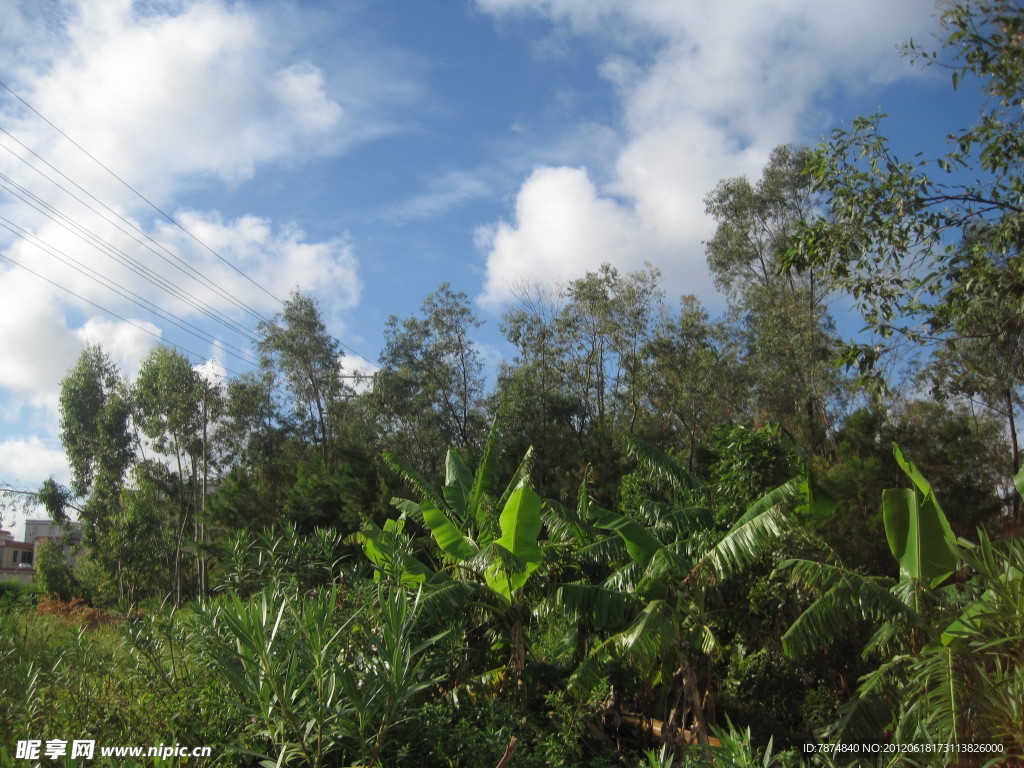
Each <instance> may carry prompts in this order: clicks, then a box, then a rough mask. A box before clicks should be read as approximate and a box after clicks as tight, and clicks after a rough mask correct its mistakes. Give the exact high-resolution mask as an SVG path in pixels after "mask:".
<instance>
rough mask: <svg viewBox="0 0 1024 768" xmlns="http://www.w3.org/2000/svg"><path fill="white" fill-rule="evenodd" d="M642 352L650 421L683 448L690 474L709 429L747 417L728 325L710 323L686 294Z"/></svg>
mask: <svg viewBox="0 0 1024 768" xmlns="http://www.w3.org/2000/svg"><path fill="white" fill-rule="evenodd" d="M644 353H645V356H646V357H647V359H648V363H647V364H648V366H649V368H648V378H647V384H646V395H645V396H646V399H647V401H648V402H649V408H650V410H651V412H652V417H653V418H660V419H661V420H662V422H663V424H662V426H660V427H659V428H658V430H657V432H658V434H659V435H662V436H663V437H662V439H664V440H666V441H670V442H672V443H674V444H676V445H679V446H680V447H682V448H684V450H685V455H686V457H687V458H686V461H687V468H688V469H689V470H690V471H693V469H694V460H695V457H696V453H697V448H698V445H699V444H700V443H701V442H702V441H704V440H706V439H707V438H708V436H709V435H710V432H711V430H712V429H713V428H714V427H717V426H719V425H722V424H728V423H730V422H733V421H735V420H737V419H742V418H745V417H746V416H748V415H749V403H748V400H749V382H748V381H747V372H746V370H745V368H744V367H743V365H742V356H741V350H740V348H739V344H738V342H737V340H736V339H735V334H734V333H732V332H731V329H730V328H729V327H728V325H727V324H726V323H723V322H712V321H711V319H710V318H709V316H708V313H707V311H706V310H705V309H704V307H702V306H701V304H700V302H699V301H698V300H697V298H696V297H694V296H684V297H682V302H681V306H680V309H679V312H678V313H677V314H670V313H668V312H663V313H662V314H661V316H660V317H659V319H658V322H657V324H656V326H655V328H654V331H653V333H652V335H651V338H650V339H649V340H648V342H647V344H646V345H645V348H644ZM675 435H679V436H680V437H681V438H682V439H679V438H676V437H674V436H675Z"/></svg>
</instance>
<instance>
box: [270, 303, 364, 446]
mask: <svg viewBox="0 0 1024 768" xmlns="http://www.w3.org/2000/svg"><path fill="white" fill-rule="evenodd" d="M258 333H259V342H258V343H257V349H258V350H259V353H260V367H261V369H262V370H263V371H264V373H265V374H266V375H267V376H268V377H269V378H270V380H271V381H272V382H274V384H275V385H276V384H277V382H278V379H282V380H283V385H284V389H285V391H286V392H287V397H288V399H289V400H290V401H291V404H292V406H293V415H294V418H295V420H296V423H297V425H298V427H299V429H300V431H301V432H302V434H303V435H304V436H305V437H307V438H308V439H309V440H311V441H312V443H313V445H315V446H316V449H317V451H318V452H319V453H320V456H321V458H322V459H323V461H324V463H326V464H327V465H331V464H332V462H333V452H334V449H335V446H336V442H337V440H336V438H337V435H338V429H339V425H340V423H341V420H342V415H343V411H344V405H345V400H346V399H347V398H348V397H349V396H350V395H351V394H352V393H351V388H350V387H348V386H347V385H346V384H345V380H344V378H343V372H342V360H343V357H344V352H343V350H342V348H341V344H340V343H339V342H338V340H337V339H335V338H334V337H333V336H331V335H330V333H328V331H327V326H326V324H325V323H324V320H323V317H322V316H321V313H320V307H319V305H318V304H317V301H316V300H315V299H313V298H312V297H309V296H304V295H302V294H301V293H299V292H298V291H293V292H292V294H291V295H290V296H289V297H288V300H287V301H285V303H284V308H283V309H282V311H281V312H280V313H279V314H278V315H276V316H275V317H274V318H272V319H271V320H269V321H263V322H261V323H260V324H259V327H258Z"/></svg>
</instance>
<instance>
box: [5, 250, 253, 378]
mask: <svg viewBox="0 0 1024 768" xmlns="http://www.w3.org/2000/svg"><path fill="white" fill-rule="evenodd" d="M0 259H5V260H7V261H9V262H10V263H11V264H13V265H14V266H16V267H21V269H24V270H25V271H26V272H28V273H30V274H33V275H35V276H36V277H38V278H39V279H40V280H45V281H46V282H48V283H49V284H50V285H52V286H54V287H56V288H60V290H62V291H64V292H65V293H69V294H71V295H72V296H74V297H75V298H76V299H80V300H81V301H84V302H85V303H86V304H90V305H91V306H94V307H96V309H98V310H100V311H101V312H106V313H107V314H108V315H110V316H111V317H114V318H117V319H118V320H120V321H121V322H123V323H127V324H128V325H130V326H132V327H133V328H138V329H139V330H140V331H142V332H143V333H148V334H149V335H150V336H153V337H154V338H156V339H157V340H158V341H159V342H160V343H161V344H165V345H168V346H172V347H174V348H175V349H177V350H178V351H179V352H182V353H184V354H186V355H188V356H189V357H190V358H195V359H196V360H201V361H204V362H205V361H206V357H205V356H204V355H200V354H198V353H196V352H193V351H191V350H190V349H187V348H185V347H183V346H181V345H180V344H175V343H174V342H173V341H168V340H167V339H165V338H163V337H162V336H161V335H160V334H158V333H155V332H153V331H151V330H150V329H149V328H146V327H144V326H142V325H139V324H138V323H136V322H134V321H132V320H129V319H128V318H126V317H123V316H121V315H119V314H117V313H116V312H114V311H113V310H110V309H107V308H106V307H104V306H101V305H99V304H97V303H96V302H95V301H90V300H89V299H87V298H85V297H84V296H82V295H80V294H78V293H75V292H74V291H72V290H71V289H70V288H67V287H65V286H63V285H61V284H60V283H58V282H55V281H53V280H51V279H50V278H48V277H46V276H45V275H41V274H39V273H38V272H36V271H35V270H33V269H30V268H29V267H26V266H25V265H24V264H22V263H20V262H18V261H15V260H14V259H12V258H11V257H10V256H8V255H7V254H6V253H4V252H3V251H0ZM224 370H225V371H227V372H228V373H230V374H233V375H235V376H241V374H240V373H238V372H237V371H233V370H231V369H230V368H228V367H227V366H224Z"/></svg>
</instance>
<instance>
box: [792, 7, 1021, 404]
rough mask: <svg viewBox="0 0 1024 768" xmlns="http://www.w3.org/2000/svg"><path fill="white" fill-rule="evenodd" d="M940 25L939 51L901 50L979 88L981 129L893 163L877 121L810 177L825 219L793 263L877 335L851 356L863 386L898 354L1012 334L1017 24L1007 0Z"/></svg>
mask: <svg viewBox="0 0 1024 768" xmlns="http://www.w3.org/2000/svg"><path fill="white" fill-rule="evenodd" d="M939 22H940V24H941V27H942V29H943V35H944V37H943V39H942V40H941V44H940V46H939V48H938V50H934V51H928V50H924V49H922V48H920V47H918V46H915V45H913V44H911V45H910V46H908V48H907V50H908V52H909V53H910V55H911V56H913V57H916V58H918V59H919V60H923V61H924V62H925V63H927V64H937V65H941V66H943V67H945V68H948V69H949V70H950V71H951V72H952V83H953V87H954V88H958V87H960V86H961V85H963V84H969V85H970V86H971V87H977V88H979V89H980V92H981V97H982V99H981V104H980V110H979V113H978V114H979V117H978V120H977V122H975V123H974V124H973V125H971V126H968V127H966V128H963V129H961V130H959V131H956V132H955V133H948V131H946V130H944V133H946V134H947V139H948V140H949V143H950V146H951V149H950V150H949V151H948V152H947V153H946V154H944V155H940V156H938V157H934V158H932V159H927V158H925V157H923V153H919V154H918V155H915V156H914V157H913V158H912V159H910V160H905V159H901V158H900V157H899V156H897V155H896V154H895V153H894V152H893V150H892V148H891V146H890V143H889V141H888V140H887V139H886V137H885V136H884V135H883V133H882V131H881V123H882V118H883V116H882V115H874V116H872V117H860V118H857V119H856V120H854V122H853V124H852V128H851V129H849V130H845V129H842V130H836V131H833V133H832V136H831V138H830V139H829V140H828V141H827V142H825V143H823V144H822V145H821V146H820V147H819V148H818V149H817V151H816V152H815V153H814V155H813V158H812V161H811V163H810V164H809V165H808V170H809V172H810V178H811V180H812V181H813V183H814V185H815V188H816V189H817V190H818V191H819V192H820V193H821V194H822V196H823V202H824V204H825V213H826V215H824V216H822V217H821V218H818V219H816V220H814V221H809V222H807V223H806V224H805V225H803V226H802V231H801V235H800V237H799V238H798V239H797V240H796V241H795V243H794V247H793V248H792V249H791V252H790V254H789V256H788V262H789V263H790V264H791V265H793V266H796V267H798V268H800V269H803V270H813V269H822V268H823V269H824V270H825V271H826V272H827V274H828V277H829V278H830V279H831V280H832V281H834V282H835V284H837V285H838V286H839V287H841V288H843V289H845V290H847V291H849V292H850V293H851V294H852V295H853V297H854V298H855V300H856V302H857V304H858V306H859V308H860V311H861V312H862V313H863V315H864V318H865V320H866V321H867V323H868V326H869V327H870V328H871V329H872V330H873V331H874V332H875V334H876V338H875V339H872V340H870V341H869V342H865V343H862V344H860V345H858V346H855V347H853V348H852V349H851V350H850V358H851V360H855V361H857V362H858V363H859V364H860V366H861V368H862V370H863V371H864V372H865V373H867V374H873V373H876V372H877V369H878V366H879V363H880V361H881V359H882V357H883V355H884V353H885V352H887V351H889V350H891V349H892V348H893V347H894V346H896V345H898V344H901V343H904V342H910V343H911V344H913V345H917V344H922V343H929V342H930V343H936V344H938V343H945V342H947V341H954V342H955V341H956V340H958V339H959V338H961V337H964V336H968V337H973V338H982V337H987V338H989V339H993V340H995V339H1007V340H1009V339H1012V338H1015V337H1019V335H1020V334H1019V323H1020V318H1021V317H1022V314H1024V313H1022V310H1021V302H1022V299H1024V273H1022V269H1021V258H1020V251H1021V243H1022V239H1024V236H1022V232H1024V202H1022V201H1024V178H1022V176H1021V173H1020V169H1021V165H1022V163H1024V116H1022V114H1021V109H1020V105H1021V102H1022V101H1024V56H1022V55H1021V49H1022V48H1021V39H1022V36H1024V14H1022V13H1021V9H1020V4H1019V3H1018V2H1017V1H1016V0H959V1H957V2H951V3H949V4H945V5H944V6H943V10H942V12H941V14H940V15H939ZM997 295H998V296H999V297H1001V299H1002V300H1004V302H1005V305H1006V306H1005V311H999V312H995V313H989V314H988V317H987V318H986V319H984V320H983V318H984V316H985V314H986V313H978V312H975V307H977V305H978V302H979V301H982V302H984V301H985V300H986V297H992V296H997ZM972 314H973V318H972V319H970V320H967V318H968V317H970V316H971V315H972ZM978 320H983V321H982V322H981V323H980V326H979V325H978V324H976V322H975V321H978ZM1016 384H1017V385H1019V380H1018V381H1017V382H1016Z"/></svg>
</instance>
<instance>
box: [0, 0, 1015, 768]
mask: <svg viewBox="0 0 1024 768" xmlns="http://www.w3.org/2000/svg"><path fill="white" fill-rule="evenodd" d="M942 13H943V15H942V17H941V18H942V22H943V24H944V25H945V29H946V31H947V37H946V39H945V41H944V45H943V46H942V47H941V48H940V49H939V50H938V51H937V52H934V53H933V52H928V51H923V50H921V49H918V48H914V47H912V48H911V49H910V52H911V53H912V54H913V55H916V56H919V57H922V58H923V59H924V60H925V61H927V62H929V63H934V64H941V65H943V66H949V67H951V68H952V72H953V73H954V86H962V85H964V84H966V83H967V82H973V83H977V84H979V85H980V87H981V89H982V91H983V93H984V95H985V96H986V97H987V101H986V107H985V110H984V111H983V112H982V114H981V115H980V117H979V121H978V123H977V124H976V125H974V126H971V127H968V128H966V129H964V130H963V131H962V132H960V133H958V134H957V135H955V136H954V137H953V142H954V144H953V148H952V149H951V151H950V153H949V154H948V155H946V156H945V157H943V158H939V159H938V160H936V161H935V165H934V167H935V169H937V172H938V174H940V175H939V176H937V177H935V176H929V175H927V174H928V173H929V172H930V169H929V166H927V165H924V164H921V162H920V161H916V160H915V161H914V162H913V163H908V162H905V161H901V160H899V159H898V158H895V157H893V156H892V154H891V152H890V149H889V146H888V144H887V143H886V141H885V139H884V138H883V137H882V136H881V134H880V126H881V120H880V119H879V118H866V119H858V120H857V121H856V122H855V123H854V126H853V128H852V129H851V130H850V131H837V132H836V133H835V134H834V135H833V136H832V138H831V139H830V140H829V141H828V142H826V143H825V144H823V145H822V146H821V147H819V148H817V149H814V150H812V149H806V148H797V147H780V148H778V149H777V150H776V151H775V152H774V153H773V154H772V156H771V158H770V160H769V162H768V164H767V166H766V167H765V169H764V173H763V176H762V178H761V179H759V180H757V181H753V182H752V181H750V180H747V179H726V180H723V181H722V182H721V183H720V184H719V185H718V186H717V187H716V188H715V189H714V190H712V191H711V192H710V193H709V195H708V198H707V210H708V212H709V214H710V215H712V216H713V217H714V218H715V220H716V221H717V222H718V229H717V232H716V234H715V236H714V238H713V239H712V240H711V241H710V242H709V243H708V246H707V255H708V262H709V266H710V269H711V270H712V272H713V274H714V276H715V279H716V281H717V283H718V285H719V287H720V288H721V289H722V291H723V292H724V294H725V295H726V296H727V297H728V301H729V306H728V310H727V311H726V313H725V314H724V315H723V316H722V317H720V318H717V319H713V318H712V317H711V316H710V314H709V313H708V312H707V310H705V309H704V308H703V307H702V306H701V305H700V303H699V302H698V301H697V300H696V299H695V298H693V297H683V298H682V299H681V301H680V303H679V305H678V306H672V305H671V304H670V303H669V302H668V301H667V300H666V299H665V297H664V296H663V295H662V293H661V290H660V288H659V275H658V274H657V272H656V271H655V270H653V269H645V270H642V271H639V272H636V273H631V274H620V273H619V272H617V271H616V270H615V269H613V268H611V267H609V266H604V267H602V268H600V269H599V270H597V271H596V272H593V273H590V274H587V275H584V276H581V277H580V278H579V279H577V280H574V281H572V282H570V283H569V284H567V285H565V286H563V287H562V288H561V289H559V290H552V289H549V288H542V287H538V286H533V287H524V288H523V289H522V291H521V292H520V301H519V303H518V304H517V305H516V306H514V307H512V308H510V309H509V310H508V312H507V313H506V314H505V316H504V317H503V320H502V326H501V327H502V330H503V332H504V333H505V335H506V337H507V338H508V340H509V342H510V343H511V344H512V345H513V346H514V347H515V349H516V354H515V357H514V358H513V359H511V360H509V361H506V362H504V363H503V364H502V365H501V366H500V370H499V371H498V375H497V377H496V379H495V381H494V382H493V385H488V382H487V379H486V377H485V376H484V365H483V355H482V353H481V350H480V349H479V347H478V346H477V345H476V343H475V342H474V340H473V335H474V331H475V330H476V328H477V327H478V326H479V321H478V320H477V318H476V317H475V316H474V314H473V312H472V309H471V307H470V304H469V301H468V298H467V297H466V296H465V295H464V294H461V293H458V292H456V291H453V290H452V289H451V288H450V286H448V285H447V284H445V285H442V286H440V287H439V288H438V290H437V291H436V292H434V293H432V294H431V295H430V296H428V297H427V299H426V300H425V302H424V303H423V306H422V308H421V310H420V312H419V313H418V314H417V315H415V316H412V317H409V318H406V319H400V318H391V319H390V320H389V321H388V324H387V330H386V349H385V351H384V353H383V355H382V359H381V370H380V372H379V373H377V374H376V375H375V376H374V377H373V378H372V380H367V381H366V382H363V384H365V386H360V387H354V386H352V385H351V382H350V380H349V379H347V378H346V377H345V376H344V375H343V373H342V367H341V363H342V359H343V358H342V355H343V352H342V347H341V345H340V344H339V342H338V341H337V340H335V339H333V338H332V337H331V336H330V334H329V333H328V332H327V330H326V326H325V325H324V323H323V321H322V319H321V317H320V312H319V308H318V307H317V304H316V302H315V301H314V300H312V299H310V298H309V297H306V296H303V295H301V294H298V293H296V294H293V295H292V296H291V297H290V298H289V300H288V301H287V302H285V305H284V309H283V311H282V313H281V314H280V315H278V316H277V317H275V318H273V319H272V320H270V321H268V322H266V323H263V324H262V325H261V326H260V329H259V334H260V339H259V345H258V349H259V352H260V360H261V365H260V368H259V371H258V372H257V373H254V374H249V375H247V376H242V377H238V378H235V379H231V380H229V381H226V382H220V381H211V380H209V379H206V378H204V377H203V376H202V375H201V374H200V373H199V372H197V371H196V370H195V369H194V368H192V366H191V365H190V364H189V362H188V360H187V359H185V358H184V357H182V356H181V355H179V354H178V353H176V352H174V351H173V350H170V349H166V348H159V349H156V350H154V351H153V352H152V354H150V355H149V357H148V358H147V359H146V360H145V361H144V362H143V363H142V366H141V367H140V369H139V372H138V374H137V375H136V376H135V377H134V379H129V378H127V377H125V376H124V375H123V374H122V372H120V371H119V370H117V368H116V366H115V365H114V364H113V363H112V362H111V360H110V358H109V357H108V356H107V355H106V354H105V353H104V352H103V350H102V349H100V348H99V347H88V348H87V349H86V350H85V351H84V352H83V353H82V356H81V358H80V359H79V361H78V363H77V364H76V365H75V367H74V368H73V369H72V370H70V371H69V372H68V374H67V375H66V377H65V379H64V381H63V383H62V386H61V392H60V401H59V404H60V415H61V431H62V438H63V441H64V445H65V448H66V450H67V454H68V458H69V461H70V464H71V468H72V477H71V482H70V486H69V487H67V488H64V487H62V486H60V485H58V484H57V483H55V482H53V481H52V480H51V481H48V482H47V483H46V484H44V486H43V488H41V489H40V490H39V493H38V500H39V501H40V502H41V503H42V504H44V505H45V506H46V508H47V509H48V511H49V512H50V514H51V515H52V517H53V519H54V520H55V521H56V522H59V523H63V522H66V521H67V520H68V519H69V517H70V516H74V517H76V518H77V519H78V520H79V521H80V522H81V523H82V526H83V533H84V549H85V557H84V559H83V560H82V561H81V562H80V563H79V565H78V566H77V567H76V568H74V569H72V568H71V567H70V566H69V565H68V563H67V562H66V561H65V560H64V557H63V555H62V553H61V551H60V548H59V547H57V546H47V547H44V548H42V549H41V551H40V555H39V562H38V577H39V578H38V580H37V582H38V583H37V584H36V585H35V586H34V587H32V588H23V587H20V586H11V585H7V584H0V588H2V589H0V766H6V765H18V764H21V760H20V759H19V758H17V757H16V756H15V753H14V745H15V744H16V743H17V742H18V741H19V740H25V739H29V738H40V739H52V738H61V739H67V740H70V739H94V740H95V741H96V742H97V744H98V745H127V744H136V745H144V744H149V745H156V744H181V745H193V746H201V745H209V746H212V747H213V748H214V749H213V753H214V754H213V757H210V758H205V759H199V758H175V760H176V761H177V762H176V763H175V764H181V765H188V764H200V763H202V764H204V765H206V764H209V765H225V766H227V765H267V766H272V765H281V766H284V765H296V766H298V765H303V766H306V765H308V766H324V767H325V768H326V767H327V766H366V767H370V766H388V767H391V766H394V767H395V768H402V767H403V766H417V768H422V767H426V768H431V767H432V766H499V768H508V767H509V766H556V765H557V766H662V767H663V768H665V767H667V766H698V765H720V766H746V765H759V766H768V765H778V766H797V765H825V766H828V765H842V764H863V763H864V762H865V761H872V762H873V761H874V760H875V759H876V758H879V757H882V758H884V759H885V760H886V764H891V765H908V766H909V765H962V766H966V765H979V764H985V763H986V761H991V762H990V764H992V765H1002V764H1005V765H1012V764H1016V763H1015V762H1014V761H1021V760H1024V715H1022V709H1021V707H1022V704H1021V702H1022V701H1024V675H1022V674H1021V663H1022V660H1024V545H1022V543H1021V539H1020V537H1019V534H1020V532H1021V519H1020V514H1021V510H1020V502H1019V499H1020V493H1021V492H1022V490H1024V471H1022V470H1021V460H1020V456H1019V448H1018V445H1017V433H1016V422H1015V418H1016V416H1015V415H1016V413H1017V412H1018V406H1019V404H1020V400H1021V387H1022V384H1024V366H1022V365H1021V364H1020V338H1021V317H1022V313H1021V309H1020V307H1021V301H1022V297H1024V290H1021V288H1020V287H1021V286H1022V285H1024V280H1022V278H1021V264H1022V262H1021V256H1020V248H1021V244H1022V236H1021V233H1022V232H1024V227H1022V224H1024V218H1022V215H1024V210H1022V209H1024V202H1022V200H1024V189H1022V187H1021V183H1022V182H1021V179H1020V174H1019V170H1020V167H1021V162H1022V161H1024V133H1022V128H1024V119H1022V117H1021V112H1020V104H1021V101H1022V98H1024V61H1022V59H1021V53H1020V51H1021V46H1020V40H1021V38H1022V35H1024V17H1022V16H1021V14H1020V10H1019V8H1018V7H1017V6H1016V3H1014V2H1011V0H979V1H977V2H970V3H966V2H964V3H958V4H954V5H950V6H948V7H947V8H946V10H944V11H943V12H942ZM954 170H955V171H956V173H955V174H952V173H950V175H946V172H947V171H954ZM937 179H942V181H939V180H937ZM963 179H970V180H968V181H962V180H963ZM997 288H998V290H996V289H997ZM837 296H843V297H845V298H846V300H850V299H851V298H852V301H853V302H854V303H855V304H856V305H857V306H859V308H860V309H861V310H862V312H863V313H864V316H865V320H866V321H867V323H868V326H869V327H870V328H871V329H872V331H873V332H874V333H875V334H876V335H877V338H875V339H872V340H871V343H870V344H866V343H864V340H863V339H860V340H858V342H857V343H856V344H855V345H853V346H847V345H844V342H843V341H842V340H841V339H839V338H838V335H837V331H836V327H835V323H834V322H833V320H832V318H831V316H830V312H829V307H830V303H829V302H830V301H831V300H832V299H833V298H834V297H837ZM897 342H899V343H898V344H897ZM907 345H910V346H911V347H912V350H913V352H914V357H916V364H915V366H914V367H908V366H907V365H906V364H905V363H902V364H901V365H900V366H894V365H892V364H891V363H892V361H893V358H892V357H891V355H892V354H894V353H896V352H897V351H900V350H899V349H898V347H900V346H903V347H906V346H907ZM903 359H904V360H905V358H903ZM844 362H846V363H848V364H849V367H847V368H845V369H844V367H843V363H844ZM906 383H914V384H915V386H913V387H910V388H909V389H910V390H911V391H916V392H924V391H925V390H926V389H927V388H928V387H930V388H931V390H932V394H933V397H923V398H920V399H914V398H907V397H901V396H898V395H897V394H895V392H897V391H899V390H900V389H901V388H897V387H893V386H892V385H894V384H906ZM865 385H870V386H865ZM902 389H904V390H906V389H908V388H902ZM807 744H813V745H818V744H830V745H840V744H845V745H847V749H848V750H850V751H838V750H837V749H833V750H828V751H824V750H817V749H815V750H814V751H813V752H811V751H806V749H805V746H804V745H807ZM867 745H878V749H880V750H883V751H881V752H880V753H879V754H877V755H876V754H874V753H872V754H870V755H867V754H865V753H864V752H860V751H858V752H854V751H852V750H853V748H854V747H857V748H858V750H867V749H868V748H869V747H868V746H867ZM894 745H895V746H896V747H897V749H896V751H888V752H887V751H884V750H886V749H887V748H891V747H893V746H894ZM900 745H904V746H905V745H916V746H915V747H914V748H913V749H910V750H899V749H898V747H899V746H900ZM947 745H953V746H952V748H950V747H948V746H947ZM979 745H993V746H992V749H990V750H988V751H984V752H977V751H969V750H974V749H977V748H978V746H979ZM65 762H66V763H67V764H74V763H75V761H74V760H72V759H71V758H68V759H67V760H66V761H65ZM158 763H159V764H166V763H167V761H166V760H161V759H157V760H153V759H150V760H149V761H148V762H145V763H144V764H146V765H151V764H153V765H155V764H158ZM118 764H124V765H129V764H131V762H130V761H128V760H125V761H123V762H119V763H118Z"/></svg>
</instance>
